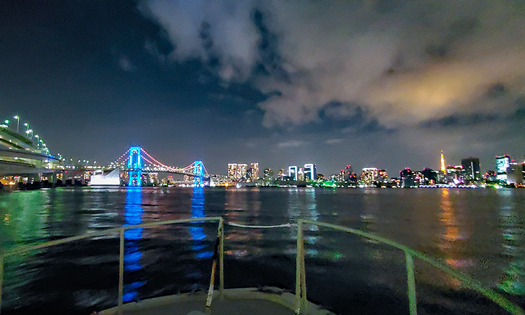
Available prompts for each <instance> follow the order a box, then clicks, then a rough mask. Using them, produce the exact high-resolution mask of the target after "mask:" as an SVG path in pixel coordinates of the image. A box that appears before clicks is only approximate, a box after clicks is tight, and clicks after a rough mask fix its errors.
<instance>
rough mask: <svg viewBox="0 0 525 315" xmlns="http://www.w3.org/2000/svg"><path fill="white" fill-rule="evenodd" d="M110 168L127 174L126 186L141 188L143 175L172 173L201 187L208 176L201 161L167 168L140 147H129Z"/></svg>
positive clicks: (167, 166)
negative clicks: (186, 177) (192, 179)
mask: <svg viewBox="0 0 525 315" xmlns="http://www.w3.org/2000/svg"><path fill="white" fill-rule="evenodd" d="M110 168H119V169H120V170H122V171H124V172H126V173H127V174H128V186H141V182H142V181H141V176H142V174H143V173H158V172H165V173H173V174H180V175H186V176H190V177H193V178H194V185H195V186H203V185H204V179H205V178H209V177H210V175H209V174H208V171H207V170H206V168H205V167H204V164H203V163H202V161H195V162H193V163H191V164H190V165H188V166H186V167H175V166H169V165H166V164H164V163H162V162H159V161H158V160H157V159H156V158H154V157H153V156H152V155H151V154H149V153H148V152H147V151H146V150H144V149H143V148H142V147H140V146H135V147H130V148H129V149H128V151H126V152H125V153H124V154H122V155H121V156H120V157H119V158H118V159H117V160H116V161H115V162H113V163H111V164H110Z"/></svg>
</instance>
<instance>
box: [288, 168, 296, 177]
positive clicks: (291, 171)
mask: <svg viewBox="0 0 525 315" xmlns="http://www.w3.org/2000/svg"><path fill="white" fill-rule="evenodd" d="M288 177H290V179H291V180H297V178H298V169H297V166H288Z"/></svg>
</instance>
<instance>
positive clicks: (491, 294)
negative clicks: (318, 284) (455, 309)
mask: <svg viewBox="0 0 525 315" xmlns="http://www.w3.org/2000/svg"><path fill="white" fill-rule="evenodd" d="M192 222H199V223H202V222H218V230H217V243H216V247H215V253H214V258H213V260H214V263H213V267H212V272H211V274H212V276H211V279H210V288H209V291H208V299H207V301H206V306H208V307H209V306H210V304H211V298H212V293H213V288H214V281H215V268H216V265H217V264H218V265H219V296H222V294H223V291H224V229H223V226H224V219H223V218H222V217H203V218H189V219H179V220H169V221H159V222H150V223H143V224H137V225H128V226H122V227H119V228H113V229H107V230H103V231H96V232H89V233H86V234H83V235H79V236H73V237H68V238H63V239H58V240H53V241H48V242H44V243H41V244H37V245H27V246H20V247H17V248H14V249H11V250H9V251H7V252H3V253H0V313H1V312H2V284H3V278H4V275H3V273H4V260H5V258H6V257H9V256H14V255H21V254H25V253H27V252H30V251H33V250H37V249H42V248H46V247H50V246H55V245H60V244H65V243H69V242H73V241H78V240H83V239H88V238H92V237H97V236H104V235H108V234H114V233H119V239H120V247H119V285H118V308H117V309H118V313H119V314H122V306H123V299H122V297H123V292H124V241H125V238H124V232H125V231H126V230H129V229H136V228H149V227H155V226H159V225H169V224H179V223H192ZM227 224H230V223H227ZM230 225H232V226H236V227H245V228H282V227H290V226H291V224H283V225H276V226H246V225H241V224H235V223H231V224H230ZM305 225H317V226H321V227H326V228H330V229H334V230H339V231H343V232H347V233H352V234H355V235H358V236H361V237H365V238H368V239H371V240H375V241H377V242H380V243H383V244H386V245H389V246H391V247H394V248H397V249H400V250H402V251H403V252H404V253H405V259H406V260H405V262H406V272H407V294H408V303H409V310H410V315H416V314H417V299H416V285H415V277H414V258H418V259H420V260H422V261H424V262H426V263H428V264H430V265H431V266H433V267H435V268H438V269H440V270H442V271H444V272H446V273H447V274H449V275H450V276H452V277H454V278H456V279H457V280H459V281H461V282H462V283H463V284H464V285H466V286H467V287H470V288H472V289H474V290H476V291H477V292H479V293H481V294H483V295H484V296H485V297H487V298H488V299H490V300H492V301H493V302H495V303H497V304H498V305H500V306H501V307H502V308H503V309H505V310H506V311H508V312H509V313H511V314H514V315H525V312H524V311H523V310H522V309H521V308H520V307H519V306H517V305H516V304H514V303H512V302H511V301H509V300H508V299H507V298H505V297H504V296H502V295H501V294H499V293H497V292H495V291H494V290H492V289H487V288H485V287H484V286H483V285H482V284H481V283H480V282H479V281H476V280H474V279H472V278H471V277H469V276H468V275H466V274H464V273H462V272H459V271H457V270H454V269H452V268H451V267H449V266H447V265H445V264H444V263H442V262H439V261H438V260H435V259H433V258H430V257H428V256H426V255H425V254H423V253H421V252H419V251H416V250H414V249H412V248H410V247H407V246H405V245H403V244H400V243H397V242H395V241H392V240H389V239H386V238H383V237H380V236H377V235H373V234H370V233H366V232H363V231H361V230H356V229H352V228H348V227H343V226H339V225H335V224H330V223H323V222H317V221H311V220H303V219H299V220H298V222H297V226H298V229H297V249H296V286H295V295H296V309H295V312H296V314H306V312H307V310H306V308H307V306H308V303H307V296H306V269H305V250H304V231H303V229H304V226H305Z"/></svg>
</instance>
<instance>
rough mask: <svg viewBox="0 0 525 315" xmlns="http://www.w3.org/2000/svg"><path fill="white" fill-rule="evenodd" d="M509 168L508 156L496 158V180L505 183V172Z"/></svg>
mask: <svg viewBox="0 0 525 315" xmlns="http://www.w3.org/2000/svg"><path fill="white" fill-rule="evenodd" d="M509 167H510V156H509V155H506V154H505V155H500V156H496V180H498V181H502V182H504V183H507V170H508V168H509Z"/></svg>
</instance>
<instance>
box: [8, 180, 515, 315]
mask: <svg viewBox="0 0 525 315" xmlns="http://www.w3.org/2000/svg"><path fill="white" fill-rule="evenodd" d="M203 216H223V217H224V218H225V220H226V222H235V223H241V224H249V225H275V224H284V223H293V222H295V221H296V220H297V219H299V218H305V219H310V220H314V221H321V222H328V223H335V224H339V225H343V226H348V227H352V228H357V229H361V230H364V231H367V232H370V233H373V234H377V235H380V236H383V237H386V238H390V239H393V240H395V241H398V242H400V243H403V244H406V245H408V246H410V247H412V248H414V249H416V250H419V251H421V252H423V253H425V254H427V255H429V256H431V257H434V258H437V259H440V260H442V261H443V262H445V263H446V264H448V265H449V266H451V267H453V268H455V269H457V270H460V271H462V272H465V273H467V274H468V275H470V276H472V277H473V278H475V279H477V280H479V281H480V282H481V283H482V284H483V285H484V286H486V287H489V288H493V289H496V290H498V291H499V292H502V293H503V294H504V295H505V296H507V297H508V298H509V299H511V300H513V301H515V302H517V303H518V304H520V305H521V306H522V307H523V306H525V189H514V190H510V189H502V190H490V189H336V190H331V189H316V188H242V189H236V188H233V189H221V188H205V189H202V188H195V189H193V188H129V189H126V188H115V189H109V188H57V189H42V190H38V191H16V192H11V193H0V219H1V220H2V221H1V224H0V250H2V251H5V250H8V249H12V248H15V247H17V246H21V245H24V244H38V243H42V242H44V241H48V240H53V239H59V238H63V237H69V236H74V235H80V234H83V233H86V232H89V231H97V230H103V229H108V228H114V227H120V226H122V225H133V224H139V223H145V222H152V221H162V220H173V219H182V218H190V217H203ZM296 233H297V228H296V227H291V228H276V229H243V228H237V227H232V226H228V225H227V226H226V227H225V234H226V240H225V251H226V255H225V286H226V287H245V286H255V287H257V286H262V285H274V286H279V287H282V288H285V289H288V290H291V291H293V290H294V288H295V248H296ZM216 235H217V225H216V224H215V223H193V224H182V225H169V226H160V227H157V228H147V229H133V230H128V231H127V232H126V234H125V239H126V241H125V257H124V267H125V275H124V283H125V294H124V299H125V301H134V300H141V299H145V298H149V297H153V296H159V295H166V294H174V293H178V292H187V291H193V290H206V289H207V286H208V285H209V280H210V273H211V265H212V264H211V256H212V252H213V246H214V242H215V238H216ZM305 238H306V270H307V276H306V282H307V288H308V297H309V299H311V300H313V301H316V302H318V303H321V304H322V305H324V306H326V307H327V308H330V309H332V310H334V311H335V312H336V313H341V314H408V304H407V297H406V271H405V261H404V254H403V252H400V251H399V250H396V249H393V248H389V247H387V246H383V245H381V244H378V243H376V242H371V241H367V240H365V239H362V238H360V237H357V236H352V235H350V234H345V233H343V232H338V231H333V230H329V229H326V228H317V227H316V226H307V227H306V231H305ZM118 253H119V241H118V235H109V236H104V237H97V238H94V239H90V240H83V241H77V242H74V243H70V244H65V245H59V246H55V247H50V248H45V249H40V250H36V251H32V252H30V253H28V254H24V255H18V256H13V257H9V258H7V259H6V265H5V268H4V285H3V307H2V314H90V313H91V312H93V311H95V310H101V309H104V308H108V307H112V306H114V305H115V304H116V300H117V287H118ZM416 283H417V295H418V311H419V314H506V313H505V312H504V311H503V310H501V309H500V308H499V307H498V306H497V305H495V304H492V303H491V302H489V301H487V300H485V299H483V298H481V297H480V296H479V295H478V294H477V293H475V292H472V291H470V290H466V289H465V288H464V287H463V286H462V284H461V283H460V282H459V281H457V280H455V279H453V278H451V277H450V276H448V275H446V274H444V273H443V272H440V271H437V270H436V269H433V268H432V267H429V266H428V265H426V264H425V263H423V262H419V261H417V260H416Z"/></svg>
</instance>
